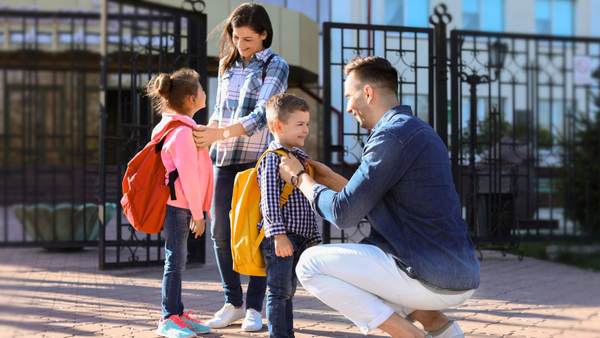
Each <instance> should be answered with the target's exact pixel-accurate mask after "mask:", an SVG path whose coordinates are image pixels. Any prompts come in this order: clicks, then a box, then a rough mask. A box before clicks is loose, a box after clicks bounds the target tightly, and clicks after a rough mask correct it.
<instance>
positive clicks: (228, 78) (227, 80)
mask: <svg viewBox="0 0 600 338" xmlns="http://www.w3.org/2000/svg"><path fill="white" fill-rule="evenodd" d="M232 77H233V71H232V70H226V71H225V73H223V75H221V96H222V97H223V98H226V97H229V95H228V94H229V93H228V92H229V90H236V88H233V87H232V86H233V85H235V84H234V83H232V82H233V81H232Z"/></svg>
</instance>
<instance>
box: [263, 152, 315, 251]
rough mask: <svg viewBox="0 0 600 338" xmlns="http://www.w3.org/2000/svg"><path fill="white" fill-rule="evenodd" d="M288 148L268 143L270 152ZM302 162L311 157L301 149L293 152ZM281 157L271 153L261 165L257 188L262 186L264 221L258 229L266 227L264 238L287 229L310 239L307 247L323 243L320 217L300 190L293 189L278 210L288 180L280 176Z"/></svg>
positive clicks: (304, 162) (280, 233) (282, 233)
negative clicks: (320, 232)
mask: <svg viewBox="0 0 600 338" xmlns="http://www.w3.org/2000/svg"><path fill="white" fill-rule="evenodd" d="M277 149H285V148H284V147H283V146H282V145H281V144H279V143H277V142H276V141H273V142H271V144H269V150H277ZM285 150H287V151H288V152H290V153H292V154H294V156H296V158H297V159H299V160H300V162H301V163H302V164H303V165H305V166H306V158H307V157H308V155H307V154H306V153H305V152H304V151H302V150H301V149H300V148H294V149H293V150H292V151H289V150H288V149H285ZM279 163H281V155H279V154H276V153H268V154H267V155H265V157H264V158H263V159H262V161H261V162H260V164H259V165H258V172H257V177H258V185H259V186H260V212H261V213H262V215H263V220H262V221H260V223H258V228H259V229H260V228H262V227H263V226H264V227H265V236H266V237H272V236H275V235H285V234H286V229H287V230H289V231H291V232H294V233H296V234H298V235H300V236H303V237H305V238H307V239H308V241H307V244H310V243H314V242H320V241H321V235H320V234H319V227H318V226H317V218H316V216H315V213H314V212H313V211H312V209H311V207H310V203H309V202H308V199H306V197H305V196H304V194H303V193H302V191H300V189H297V188H294V190H293V191H292V193H291V194H290V197H289V198H288V201H287V203H286V204H284V205H283V208H281V209H280V208H279V204H280V202H279V197H280V196H281V192H282V191H283V187H284V186H285V181H284V180H282V179H281V176H280V175H279Z"/></svg>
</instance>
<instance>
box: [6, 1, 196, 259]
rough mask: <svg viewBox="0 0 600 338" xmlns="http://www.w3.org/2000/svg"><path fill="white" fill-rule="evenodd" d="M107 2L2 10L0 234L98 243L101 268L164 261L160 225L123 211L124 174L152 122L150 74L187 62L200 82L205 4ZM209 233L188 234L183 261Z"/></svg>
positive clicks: (41, 242)
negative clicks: (147, 93) (135, 224)
mask: <svg viewBox="0 0 600 338" xmlns="http://www.w3.org/2000/svg"><path fill="white" fill-rule="evenodd" d="M102 5H103V6H105V7H104V9H105V15H101V14H100V13H57V12H40V11H37V12H29V11H8V10H1V11H0V26H1V27H3V29H2V30H0V60H1V61H0V102H2V104H1V105H0V246H38V247H46V248H81V247H85V246H99V252H100V255H99V266H100V268H102V269H104V268H112V267H123V266H136V265H149V264H161V261H162V259H163V257H164V252H163V250H162V246H163V240H162V238H161V237H160V235H153V236H146V235H145V234H143V236H140V233H136V232H135V231H134V230H133V228H132V227H131V226H130V225H129V224H128V223H127V222H126V219H125V218H123V217H122V216H121V215H122V210H121V209H120V204H119V200H120V198H121V180H122V176H123V173H124V171H125V168H126V165H127V162H128V161H129V159H131V157H132V156H133V155H134V154H135V152H136V151H137V150H139V149H141V147H142V146H143V145H144V144H145V143H146V142H147V141H148V140H149V138H150V134H151V130H152V128H153V126H154V125H155V124H156V123H157V122H158V121H157V118H156V115H155V114H154V112H152V109H151V107H150V104H149V102H148V100H147V99H145V98H144V96H143V92H142V88H143V87H144V85H145V84H146V82H147V81H148V80H149V79H150V78H151V76H152V75H153V74H156V73H158V72H170V71H173V70H176V69H179V68H181V67H184V66H185V67H190V68H193V69H196V70H197V71H198V72H199V73H200V74H201V76H202V84H203V85H205V81H206V42H205V41H206V15H205V14H203V13H201V11H202V10H203V9H204V5H203V2H202V1H196V0H193V1H192V0H188V1H185V2H184V9H178V8H173V7H168V6H162V5H158V4H153V3H149V2H144V1H134V0H131V1H128V0H120V1H108V2H102ZM100 103H102V104H100ZM196 115H197V117H196V118H197V120H198V122H205V119H206V116H205V115H206V114H205V112H203V111H202V112H200V113H199V114H196ZM204 243H205V238H200V239H191V240H190V245H189V247H190V250H189V252H190V256H189V261H190V262H201V263H203V262H204V250H205V247H204V245H205V244H204Z"/></svg>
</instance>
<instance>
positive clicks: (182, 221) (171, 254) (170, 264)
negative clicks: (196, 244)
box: [161, 205, 192, 319]
mask: <svg viewBox="0 0 600 338" xmlns="http://www.w3.org/2000/svg"><path fill="white" fill-rule="evenodd" d="M191 217H192V213H191V211H189V210H188V209H182V208H177V207H173V206H170V205H167V213H166V215H165V221H164V223H163V235H164V237H165V272H164V275H163V284H162V303H161V308H162V313H163V319H167V318H169V317H170V316H172V315H177V316H181V315H182V314H183V302H182V301H181V273H182V272H183V270H185V264H186V262H187V240H188V235H189V233H190V218H191Z"/></svg>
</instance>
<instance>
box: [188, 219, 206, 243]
mask: <svg viewBox="0 0 600 338" xmlns="http://www.w3.org/2000/svg"><path fill="white" fill-rule="evenodd" d="M204 229H206V219H204V218H203V219H195V220H194V219H193V220H191V222H190V230H192V234H194V238H198V237H200V236H202V234H203V233H204Z"/></svg>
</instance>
